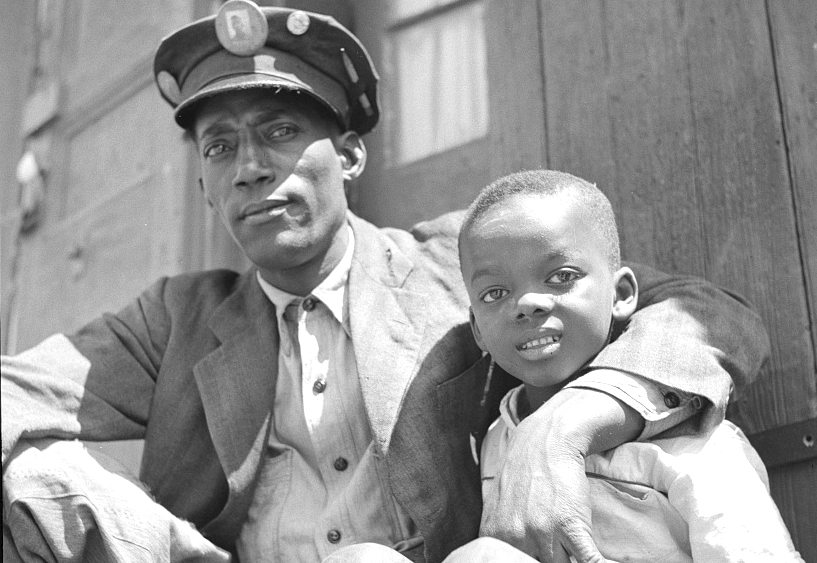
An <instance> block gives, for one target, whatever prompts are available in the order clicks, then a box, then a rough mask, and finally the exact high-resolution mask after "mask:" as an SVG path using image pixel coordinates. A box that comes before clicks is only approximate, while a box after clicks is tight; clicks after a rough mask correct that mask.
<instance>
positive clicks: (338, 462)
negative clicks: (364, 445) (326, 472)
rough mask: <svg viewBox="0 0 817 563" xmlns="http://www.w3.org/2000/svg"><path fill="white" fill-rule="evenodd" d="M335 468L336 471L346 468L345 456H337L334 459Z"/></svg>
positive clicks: (347, 465)
mask: <svg viewBox="0 0 817 563" xmlns="http://www.w3.org/2000/svg"><path fill="white" fill-rule="evenodd" d="M334 465H335V469H337V470H338V471H346V468H347V467H349V462H348V461H346V458H345V457H339V458H338V459H336V460H335V463H334Z"/></svg>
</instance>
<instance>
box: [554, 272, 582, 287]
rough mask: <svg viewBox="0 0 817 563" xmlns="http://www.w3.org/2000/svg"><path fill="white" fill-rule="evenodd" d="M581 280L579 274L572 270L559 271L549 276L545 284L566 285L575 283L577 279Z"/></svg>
mask: <svg viewBox="0 0 817 563" xmlns="http://www.w3.org/2000/svg"><path fill="white" fill-rule="evenodd" d="M579 278H581V274H579V272H576V271H574V270H559V271H558V272H556V273H555V274H553V275H552V276H550V277H549V278H548V279H547V280H546V282H545V283H550V284H566V283H571V282H574V281H576V280H577V279H579Z"/></svg>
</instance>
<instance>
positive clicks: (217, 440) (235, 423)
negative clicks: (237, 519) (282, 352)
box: [194, 269, 278, 510]
mask: <svg viewBox="0 0 817 563" xmlns="http://www.w3.org/2000/svg"><path fill="white" fill-rule="evenodd" d="M255 275H256V274H255V270H254V269H252V270H250V271H249V272H247V273H245V274H244V275H243V276H242V277H241V280H240V281H239V288H238V289H237V291H236V292H235V293H234V294H233V295H232V296H230V297H229V298H228V299H226V300H225V301H224V303H222V304H221V306H219V308H218V309H217V310H216V311H215V313H214V314H213V316H212V318H211V319H210V323H209V326H210V328H211V329H212V331H213V333H214V334H215V335H216V336H217V337H218V338H219V340H220V341H221V343H222V345H221V346H220V347H219V348H217V349H216V350H214V351H213V352H212V353H210V354H209V355H208V356H206V357H205V358H203V359H202V360H201V361H200V362H199V363H198V364H196V366H195V368H194V373H195V376H196V382H197V383H198V387H199V393H200V394H201V397H202V402H203V404H204V410H205V415H206V418H207V426H208V428H209V430H210V435H211V437H212V439H213V443H214V445H215V448H216V452H217V453H218V456H219V460H220V461H221V465H222V467H223V468H224V472H225V474H226V476H227V480H228V482H229V483H230V489H231V490H233V491H239V492H241V491H244V490H246V489H247V487H248V486H249V485H250V484H251V483H252V481H253V480H254V479H255V476H256V469H257V468H258V464H259V462H260V459H261V453H262V451H263V447H264V444H265V443H266V439H267V435H268V432H269V427H270V424H269V423H270V416H271V412H272V405H273V400H274V392H275V379H276V377H277V372H278V359H277V354H278V328H277V323H276V320H275V308H274V307H273V305H272V304H271V303H270V302H269V300H268V299H267V298H266V296H265V295H264V294H263V291H262V290H261V288H260V286H259V285H258V282H257V280H256V279H255ZM228 508H229V505H228ZM225 510H226V509H225Z"/></svg>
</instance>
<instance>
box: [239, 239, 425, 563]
mask: <svg viewBox="0 0 817 563" xmlns="http://www.w3.org/2000/svg"><path fill="white" fill-rule="evenodd" d="M349 233H350V242H349V246H348V248H347V249H346V253H345V255H344V257H343V258H342V260H341V261H340V263H338V265H337V266H336V267H335V268H334V270H333V271H332V272H331V273H330V274H329V276H328V277H327V278H326V279H325V280H324V281H323V282H322V283H321V284H320V285H319V286H318V287H316V288H315V290H314V291H313V292H312V293H311V294H310V295H309V296H307V297H305V298H304V297H299V296H296V295H291V294H289V293H286V292H284V291H281V290H280V289H277V288H275V287H273V286H271V285H270V284H268V283H267V282H266V281H264V280H263V279H262V278H261V277H260V276H259V278H258V279H259V283H260V284H261V287H262V289H263V290H264V292H265V293H266V295H267V296H268V297H269V298H270V300H271V301H272V303H273V304H274V305H275V309H276V314H277V317H278V331H279V334H280V340H281V342H280V349H279V353H278V379H277V382H276V387H275V404H274V409H273V412H274V420H273V427H272V430H271V433H270V438H269V441H268V446H267V454H268V455H267V458H266V460H265V461H264V462H263V467H262V469H261V476H260V480H259V483H258V487H257V488H256V491H255V496H254V499H253V503H252V506H251V507H250V511H249V517H248V520H247V522H246V524H245V525H244V527H243V529H242V532H241V536H240V538H239V542H238V549H239V553H240V555H241V560H242V561H247V562H249V563H261V562H267V561H282V562H290V561H320V560H321V559H323V558H324V557H326V556H327V555H329V554H330V553H331V552H332V551H334V550H336V549H338V548H339V547H342V546H344V545H349V544H352V543H359V542H364V541H369V542H378V543H382V544H385V545H389V546H393V545H399V544H400V543H401V542H408V543H413V542H412V539H413V538H414V541H415V542H416V541H417V540H416V538H415V536H417V530H416V526H415V525H414V524H413V523H412V521H411V519H410V518H409V517H408V516H407V515H406V514H405V513H404V512H403V510H402V508H401V507H400V506H399V505H398V504H397V502H396V500H395V499H394V496H393V495H392V491H391V486H390V483H389V478H388V474H387V472H386V468H385V465H384V464H383V463H382V460H381V459H378V456H377V452H376V450H375V447H374V443H373V441H372V434H371V430H370V428H369V423H368V418H367V416H366V410H365V406H364V404H363V395H362V392H361V389H360V385H359V381H358V371H357V364H356V362H355V355H354V347H353V344H352V340H351V335H350V332H349V315H348V303H347V294H348V292H347V284H348V277H349V268H350V266H351V261H352V253H353V250H354V239H353V236H352V234H351V229H349ZM384 367H385V366H384ZM237 414H238V415H240V413H237Z"/></svg>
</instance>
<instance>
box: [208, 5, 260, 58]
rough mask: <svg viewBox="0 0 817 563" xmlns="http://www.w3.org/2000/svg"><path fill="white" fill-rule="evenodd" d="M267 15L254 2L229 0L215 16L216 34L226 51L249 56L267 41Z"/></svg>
mask: <svg viewBox="0 0 817 563" xmlns="http://www.w3.org/2000/svg"><path fill="white" fill-rule="evenodd" d="M268 34H269V26H268V24H267V17H266V16H265V15H264V12H262V11H261V8H259V7H258V6H257V5H256V4H255V3H253V2H249V1H248V0H229V2H226V3H225V4H224V5H223V6H222V7H221V8H220V9H219V11H218V15H217V16H216V36H217V37H218V41H219V43H221V46H222V47H224V48H225V49H226V50H227V51H229V52H230V53H232V54H234V55H238V56H240V57H249V56H251V55H254V54H256V53H257V52H258V51H260V50H261V48H262V47H264V45H265V44H266V42H267V35H268Z"/></svg>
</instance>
